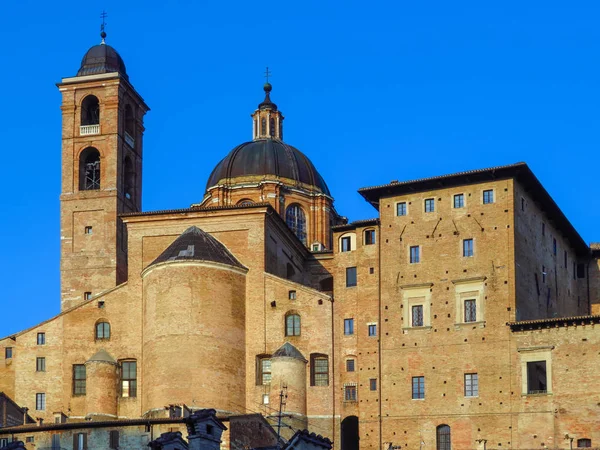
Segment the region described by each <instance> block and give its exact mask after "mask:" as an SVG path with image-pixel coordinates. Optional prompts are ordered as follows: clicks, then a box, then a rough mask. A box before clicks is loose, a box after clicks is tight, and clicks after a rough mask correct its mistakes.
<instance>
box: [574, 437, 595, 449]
mask: <svg viewBox="0 0 600 450" xmlns="http://www.w3.org/2000/svg"><path fill="white" fill-rule="evenodd" d="M591 446H592V440H591V439H588V438H582V439H577V448H590V447H591Z"/></svg>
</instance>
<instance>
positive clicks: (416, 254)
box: [408, 245, 421, 264]
mask: <svg viewBox="0 0 600 450" xmlns="http://www.w3.org/2000/svg"><path fill="white" fill-rule="evenodd" d="M408 261H409V262H410V264H418V263H420V262H421V247H420V246H419V245H411V246H410V247H409V249H408Z"/></svg>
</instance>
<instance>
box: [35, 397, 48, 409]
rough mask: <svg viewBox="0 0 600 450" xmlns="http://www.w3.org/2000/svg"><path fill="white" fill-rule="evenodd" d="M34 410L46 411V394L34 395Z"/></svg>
mask: <svg viewBox="0 0 600 450" xmlns="http://www.w3.org/2000/svg"><path fill="white" fill-rule="evenodd" d="M35 410H36V411H45V410H46V394H44V393H38V394H35Z"/></svg>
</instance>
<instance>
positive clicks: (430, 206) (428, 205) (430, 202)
mask: <svg viewBox="0 0 600 450" xmlns="http://www.w3.org/2000/svg"><path fill="white" fill-rule="evenodd" d="M424 207H425V212H426V213H431V212H435V198H426V199H425V202H424Z"/></svg>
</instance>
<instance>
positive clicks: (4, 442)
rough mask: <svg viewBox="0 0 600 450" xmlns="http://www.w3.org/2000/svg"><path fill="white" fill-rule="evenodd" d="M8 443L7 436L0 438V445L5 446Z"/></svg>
mask: <svg viewBox="0 0 600 450" xmlns="http://www.w3.org/2000/svg"><path fill="white" fill-rule="evenodd" d="M7 445H8V438H0V447H6V446H7Z"/></svg>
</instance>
